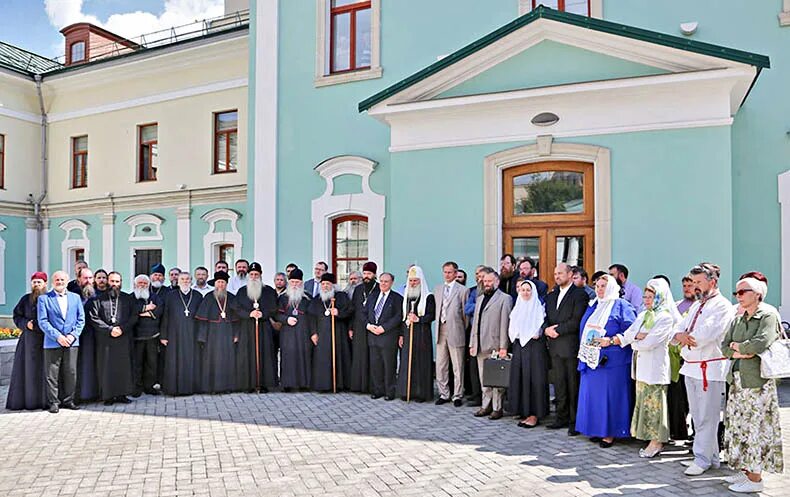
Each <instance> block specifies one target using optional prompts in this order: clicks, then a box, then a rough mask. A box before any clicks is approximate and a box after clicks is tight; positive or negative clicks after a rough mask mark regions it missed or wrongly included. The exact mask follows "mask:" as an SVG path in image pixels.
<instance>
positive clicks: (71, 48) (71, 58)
mask: <svg viewBox="0 0 790 497" xmlns="http://www.w3.org/2000/svg"><path fill="white" fill-rule="evenodd" d="M78 43H82V58H81V59H78V60H74V46H75V45H76V44H78ZM87 60H88V42H87V41H85V40H75V41H73V42H71V45H69V64H76V63H78V62H87Z"/></svg>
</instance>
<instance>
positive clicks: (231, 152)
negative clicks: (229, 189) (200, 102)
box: [214, 110, 239, 174]
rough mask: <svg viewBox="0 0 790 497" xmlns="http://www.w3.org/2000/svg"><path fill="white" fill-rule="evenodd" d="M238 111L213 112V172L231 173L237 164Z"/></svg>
mask: <svg viewBox="0 0 790 497" xmlns="http://www.w3.org/2000/svg"><path fill="white" fill-rule="evenodd" d="M238 148H239V112H238V111H236V110H231V111H227V112H217V113H215V114H214V173H215V174H217V173H232V172H235V171H236V167H237V166H238Z"/></svg>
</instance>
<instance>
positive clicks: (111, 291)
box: [107, 286, 121, 299]
mask: <svg viewBox="0 0 790 497" xmlns="http://www.w3.org/2000/svg"><path fill="white" fill-rule="evenodd" d="M107 293H108V294H110V297H112V298H114V299H117V298H118V297H120V296H121V289H120V288H115V287H114V286H111V287H110V288H109V290H107Z"/></svg>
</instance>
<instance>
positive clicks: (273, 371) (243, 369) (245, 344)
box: [232, 285, 277, 392]
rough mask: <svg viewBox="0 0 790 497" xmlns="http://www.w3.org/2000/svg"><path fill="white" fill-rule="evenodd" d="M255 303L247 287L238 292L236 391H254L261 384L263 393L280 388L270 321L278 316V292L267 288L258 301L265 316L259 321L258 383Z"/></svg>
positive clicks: (234, 301) (235, 310)
mask: <svg viewBox="0 0 790 497" xmlns="http://www.w3.org/2000/svg"><path fill="white" fill-rule="evenodd" d="M254 304H255V303H254V302H253V301H252V300H251V299H250V298H249V296H248V295H247V287H246V286H243V287H241V288H239V291H238V292H236V298H235V299H233V305H232V307H233V312H234V313H235V315H236V318H237V319H238V321H239V324H238V326H239V331H238V334H239V343H238V344H237V345H236V388H238V389H239V390H241V391H244V392H251V391H254V390H255V389H256V387H257V386H258V385H260V387H261V389H262V390H264V391H265V390H268V389H270V388H274V387H275V386H277V355H276V353H275V350H274V330H273V329H272V324H271V323H270V322H269V318H270V317H274V315H275V314H276V313H277V292H275V291H274V288H272V287H270V286H268V285H263V289H262V290H261V297H260V299H258V310H259V311H261V314H263V316H262V317H261V318H259V319H258V354H259V357H258V359H259V362H260V376H259V378H258V379H257V380H256V378H255V376H256V371H255V370H256V367H257V364H256V360H255V359H256V358H255V319H254V318H251V317H250V313H251V312H252V311H253V310H254V309H255V307H254Z"/></svg>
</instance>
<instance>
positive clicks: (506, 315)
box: [469, 290, 513, 411]
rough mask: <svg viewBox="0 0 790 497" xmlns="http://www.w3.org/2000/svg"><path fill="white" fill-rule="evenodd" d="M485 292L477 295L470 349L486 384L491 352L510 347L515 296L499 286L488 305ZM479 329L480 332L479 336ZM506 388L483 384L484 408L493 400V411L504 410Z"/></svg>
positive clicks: (481, 379) (481, 381) (481, 380)
mask: <svg viewBox="0 0 790 497" xmlns="http://www.w3.org/2000/svg"><path fill="white" fill-rule="evenodd" d="M483 300H484V297H483V296H478V297H477V302H476V303H475V313H474V315H473V316H472V336H471V338H470V342H469V353H470V354H471V355H472V356H476V357H477V367H478V370H479V372H480V384H481V385H482V384H483V363H484V361H485V360H486V359H487V358H488V357H490V356H491V352H493V351H494V350H499V349H507V347H508V343H509V340H508V336H507V331H508V326H509V324H510V310H511V309H512V307H513V299H512V297H511V296H510V295H508V294H506V293H504V292H502V291H501V290H496V291H495V292H494V294H493V295H492V296H491V299H490V300H489V301H488V304H487V305H486V307H485V309H482V312H481V309H480V308H481V307H482V305H483ZM478 333H479V336H478ZM503 393H504V389H502V388H491V387H483V406H482V408H483V409H486V408H488V406H489V404H490V403H491V402H492V400H493V409H494V411H501V410H502V395H503Z"/></svg>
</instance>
